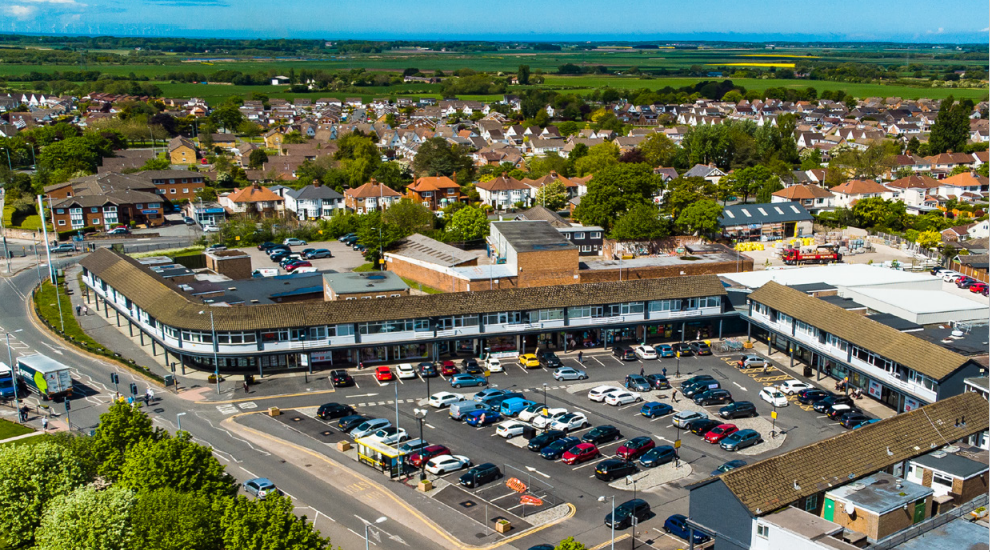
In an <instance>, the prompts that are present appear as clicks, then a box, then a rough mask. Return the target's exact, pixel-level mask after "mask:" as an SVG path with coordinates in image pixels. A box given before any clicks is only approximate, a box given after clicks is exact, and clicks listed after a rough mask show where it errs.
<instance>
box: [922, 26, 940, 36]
mask: <svg viewBox="0 0 990 552" xmlns="http://www.w3.org/2000/svg"><path fill="white" fill-rule="evenodd" d="M944 32H945V29H944V28H942V27H939V28H938V30H937V31H932V30H928V31H925V34H930V35H931V34H937V35H939V34H942V33H944Z"/></svg>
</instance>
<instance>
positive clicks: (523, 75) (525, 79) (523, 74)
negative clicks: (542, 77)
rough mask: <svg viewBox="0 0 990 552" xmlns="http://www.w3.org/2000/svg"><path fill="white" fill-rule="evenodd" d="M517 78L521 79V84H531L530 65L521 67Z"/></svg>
mask: <svg viewBox="0 0 990 552" xmlns="http://www.w3.org/2000/svg"><path fill="white" fill-rule="evenodd" d="M516 77H517V78H518V79H519V84H529V65H520V66H519V70H518V71H517V72H516Z"/></svg>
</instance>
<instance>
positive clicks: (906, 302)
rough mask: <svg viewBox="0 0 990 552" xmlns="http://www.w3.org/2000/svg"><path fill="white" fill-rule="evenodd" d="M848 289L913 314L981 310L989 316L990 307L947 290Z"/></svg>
mask: <svg viewBox="0 0 990 552" xmlns="http://www.w3.org/2000/svg"><path fill="white" fill-rule="evenodd" d="M850 291H852V292H855V293H858V294H860V295H864V296H866V297H869V298H871V299H876V300H877V301H881V302H883V303H886V304H888V305H891V306H893V307H896V308H899V309H904V310H906V311H908V312H913V313H915V314H933V313H940V312H959V311H975V312H980V311H983V312H984V313H985V315H984V316H983V317H982V318H983V319H987V318H990V307H988V306H986V305H984V304H982V303H977V302H976V301H972V300H970V299H966V298H965V297H960V296H958V295H955V294H952V293H949V292H947V291H934V290H917V289H881V288H870V287H856V288H855V289H853V290H850Z"/></svg>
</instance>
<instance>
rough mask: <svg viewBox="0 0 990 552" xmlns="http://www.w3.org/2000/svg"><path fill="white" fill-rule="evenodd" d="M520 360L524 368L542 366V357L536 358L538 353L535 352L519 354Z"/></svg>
mask: <svg viewBox="0 0 990 552" xmlns="http://www.w3.org/2000/svg"><path fill="white" fill-rule="evenodd" d="M518 362H519V365H520V366H522V367H523V368H539V367H540V359H538V358H536V355H533V354H526V355H519V359H518Z"/></svg>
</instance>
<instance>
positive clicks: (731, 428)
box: [705, 424, 739, 445]
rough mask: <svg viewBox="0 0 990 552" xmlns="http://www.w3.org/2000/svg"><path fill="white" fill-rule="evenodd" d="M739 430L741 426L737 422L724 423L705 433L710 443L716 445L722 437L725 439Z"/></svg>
mask: <svg viewBox="0 0 990 552" xmlns="http://www.w3.org/2000/svg"><path fill="white" fill-rule="evenodd" d="M737 431H739V428H738V427H736V425H735V424H722V425H720V426H716V427H714V428H712V430H711V431H709V432H708V433H706V434H705V440H706V441H708V442H709V443H711V444H713V445H716V444H718V442H719V441H721V440H722V439H725V438H726V437H728V436H729V435H732V434H733V433H735V432H737Z"/></svg>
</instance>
